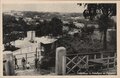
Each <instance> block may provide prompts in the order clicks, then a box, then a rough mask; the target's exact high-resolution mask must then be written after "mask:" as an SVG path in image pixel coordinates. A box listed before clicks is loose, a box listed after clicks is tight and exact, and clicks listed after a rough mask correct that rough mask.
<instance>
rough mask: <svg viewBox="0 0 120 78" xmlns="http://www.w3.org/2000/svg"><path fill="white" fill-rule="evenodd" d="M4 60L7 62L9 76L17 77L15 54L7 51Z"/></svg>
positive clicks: (6, 70) (6, 69)
mask: <svg viewBox="0 0 120 78" xmlns="http://www.w3.org/2000/svg"><path fill="white" fill-rule="evenodd" d="M3 59H4V60H5V61H6V62H5V63H4V65H5V66H4V67H5V73H6V75H7V76H10V75H15V70H14V67H15V66H14V61H13V53H12V52H11V51H5V52H4V53H3Z"/></svg>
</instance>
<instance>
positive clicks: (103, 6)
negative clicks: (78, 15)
mask: <svg viewBox="0 0 120 78" xmlns="http://www.w3.org/2000/svg"><path fill="white" fill-rule="evenodd" d="M78 5H80V6H81V4H78ZM84 5H85V6H86V7H87V9H85V10H84V12H83V16H84V17H85V18H88V19H90V20H94V19H95V17H97V16H98V15H100V16H99V17H98V24H99V29H100V31H101V32H103V33H104V37H103V48H104V49H107V40H106V39H107V29H108V28H109V27H111V26H113V25H115V23H114V22H113V21H112V20H111V16H115V15H116V4H115V3H88V4H84ZM111 23H112V24H111Z"/></svg>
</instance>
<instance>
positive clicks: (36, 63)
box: [34, 54, 39, 70]
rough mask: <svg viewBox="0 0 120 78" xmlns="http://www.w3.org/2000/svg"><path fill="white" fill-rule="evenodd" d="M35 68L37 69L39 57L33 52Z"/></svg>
mask: <svg viewBox="0 0 120 78" xmlns="http://www.w3.org/2000/svg"><path fill="white" fill-rule="evenodd" d="M34 61H35V70H37V68H38V61H39V59H38V58H37V55H36V54H35V60H34Z"/></svg>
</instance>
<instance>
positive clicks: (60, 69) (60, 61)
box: [56, 47, 66, 75]
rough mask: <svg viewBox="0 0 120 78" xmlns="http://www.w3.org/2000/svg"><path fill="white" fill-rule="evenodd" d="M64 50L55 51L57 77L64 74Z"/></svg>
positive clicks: (62, 48) (60, 48)
mask: <svg viewBox="0 0 120 78" xmlns="http://www.w3.org/2000/svg"><path fill="white" fill-rule="evenodd" d="M65 55H66V48H64V47H58V48H57V49H56V74H57V75H63V74H65V70H66V67H65V65H66V58H65Z"/></svg>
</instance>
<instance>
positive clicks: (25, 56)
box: [25, 53, 27, 63]
mask: <svg viewBox="0 0 120 78" xmlns="http://www.w3.org/2000/svg"><path fill="white" fill-rule="evenodd" d="M25 58H26V63H27V53H26V54H25Z"/></svg>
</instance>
